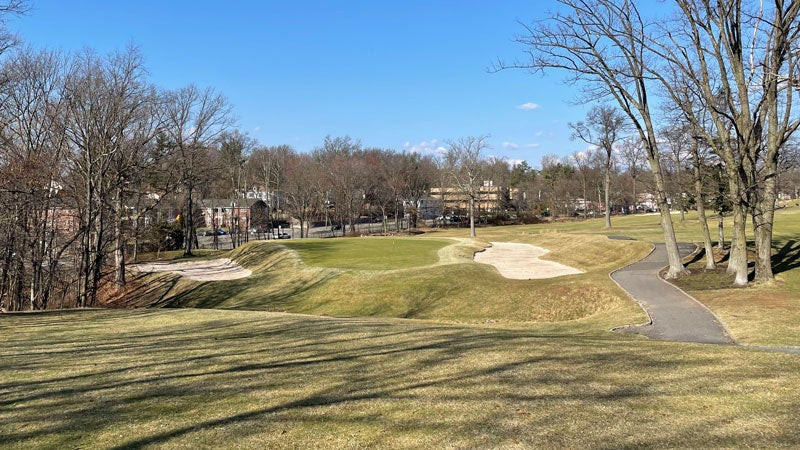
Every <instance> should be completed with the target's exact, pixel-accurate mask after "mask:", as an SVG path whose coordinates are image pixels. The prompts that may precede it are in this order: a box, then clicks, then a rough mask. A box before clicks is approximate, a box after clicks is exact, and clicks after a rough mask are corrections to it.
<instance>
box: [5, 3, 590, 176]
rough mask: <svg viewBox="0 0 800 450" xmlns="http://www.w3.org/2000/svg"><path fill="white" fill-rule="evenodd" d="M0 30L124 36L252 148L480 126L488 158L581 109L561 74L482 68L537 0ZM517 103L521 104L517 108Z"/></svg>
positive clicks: (527, 151) (140, 8)
mask: <svg viewBox="0 0 800 450" xmlns="http://www.w3.org/2000/svg"><path fill="white" fill-rule="evenodd" d="M31 6H32V9H31V11H30V12H29V13H28V14H27V15H25V16H23V17H20V18H18V19H14V20H12V21H11V22H10V23H9V25H10V27H11V28H12V29H13V30H14V31H15V32H17V33H18V34H19V36H20V37H21V38H22V40H23V41H24V42H26V43H28V44H30V45H32V46H34V47H37V48H38V47H48V48H56V49H61V50H63V51H67V52H69V51H77V50H80V49H82V48H84V47H91V48H94V49H96V50H97V51H99V52H108V51H111V50H113V49H115V48H122V47H125V46H127V45H129V44H131V43H132V44H134V45H137V46H138V47H139V48H140V49H141V51H142V53H143V55H144V57H145V60H146V63H147V66H148V68H149V71H150V74H151V77H152V80H153V82H154V83H156V84H158V85H159V86H162V87H166V88H175V87H180V86H183V85H186V84H189V83H195V84H198V85H199V86H212V87H214V88H216V89H217V90H219V91H220V92H222V93H223V94H225V95H226V96H227V97H228V99H229V100H230V102H231V104H233V106H234V108H235V112H236V116H237V117H238V125H239V127H240V128H241V129H242V130H243V131H246V132H248V133H249V134H250V135H251V136H253V137H255V138H257V139H258V140H259V141H260V142H261V143H263V144H267V145H273V144H291V145H293V146H294V147H295V148H297V149H298V150H301V151H307V150H311V149H312V148H314V147H315V146H317V145H319V144H320V143H321V142H322V139H323V138H324V137H325V136H326V135H328V134H330V135H334V136H340V135H350V136H352V137H354V138H357V139H360V140H361V141H362V143H363V144H364V145H366V146H375V147H385V148H392V149H396V150H404V149H405V150H410V149H415V150H421V151H433V150H434V149H435V148H436V147H438V146H443V145H445V141H446V140H447V139H454V138H458V137H460V136H466V135H482V134H490V135H491V139H490V143H491V145H492V147H493V148H492V149H491V150H489V151H488V152H487V154H489V155H497V156H506V157H508V158H509V159H515V160H516V159H525V160H527V161H528V162H530V163H531V164H532V165H534V166H538V163H539V160H540V158H541V156H542V155H544V154H552V153H555V154H559V155H567V154H569V153H572V152H573V151H576V150H583V149H584V148H585V147H586V145H585V144H582V143H580V142H573V141H571V140H570V139H569V135H570V133H569V130H568V129H567V122H574V121H577V120H580V119H581V118H582V116H583V115H584V113H585V110H586V109H587V108H585V107H583V106H578V105H575V104H574V103H573V102H572V101H573V100H574V99H575V97H576V96H575V88H574V87H571V86H568V85H565V84H564V83H563V82H562V80H563V74H559V73H554V74H550V75H548V76H546V77H543V76H541V75H531V74H529V73H526V72H524V71H504V72H501V73H495V74H490V73H487V71H486V68H487V67H488V66H489V65H490V64H491V63H492V61H494V60H496V59H497V58H500V59H503V60H509V61H510V60H513V59H515V58H520V57H523V56H524V55H523V48H522V47H520V46H519V45H517V44H515V43H513V42H512V38H513V37H514V35H515V34H517V33H520V32H522V28H521V26H520V25H519V24H517V20H518V19H519V20H522V21H526V22H529V21H531V20H534V19H537V18H542V17H543V16H544V15H545V13H546V11H547V10H548V9H549V8H552V7H553V6H554V4H552V3H551V2H547V1H539V2H537V1H435V2H424V1H416V0H408V1H402V2H401V1H392V2H390V1H348V2H345V1H281V2H273V1H259V2H255V1H253V2H243V1H242V2H219V1H216V2H211V1H183V2H181V1H72V2H68V1H55V0H51V1H45V0H38V1H37V0H32V5H31ZM525 104H529V105H528V106H529V107H528V108H524V107H521V106H520V105H525Z"/></svg>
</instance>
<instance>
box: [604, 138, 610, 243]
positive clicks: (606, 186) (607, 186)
mask: <svg viewBox="0 0 800 450" xmlns="http://www.w3.org/2000/svg"><path fill="white" fill-rule="evenodd" d="M603 189H604V190H605V201H606V215H605V225H604V228H611V203H610V202H611V152H609V155H608V161H606V170H605V176H604V177H603Z"/></svg>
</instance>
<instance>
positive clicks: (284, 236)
mask: <svg viewBox="0 0 800 450" xmlns="http://www.w3.org/2000/svg"><path fill="white" fill-rule="evenodd" d="M275 238H276V239H291V238H292V237H291V236H289V233H278V234H276V235H275Z"/></svg>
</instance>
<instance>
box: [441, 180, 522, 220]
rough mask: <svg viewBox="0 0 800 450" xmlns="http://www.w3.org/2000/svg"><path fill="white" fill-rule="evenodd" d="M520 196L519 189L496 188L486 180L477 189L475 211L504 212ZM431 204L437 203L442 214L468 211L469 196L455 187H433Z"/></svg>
mask: <svg viewBox="0 0 800 450" xmlns="http://www.w3.org/2000/svg"><path fill="white" fill-rule="evenodd" d="M519 195H520V192H519V189H516V188H511V189H510V188H504V187H501V186H496V185H495V184H494V182H493V181H490V180H486V181H484V182H483V185H482V186H480V187H479V188H478V195H477V197H476V198H475V210H476V211H477V212H479V213H480V214H483V213H497V212H502V211H505V209H506V207H507V204H508V203H510V202H511V201H513V200H515V199H516V197H517V196H519ZM430 196H431V199H432V200H433V202H435V203H438V204H439V205H440V208H441V210H442V213H443V214H444V213H454V212H460V211H467V210H468V209H469V196H467V195H466V194H464V193H463V192H462V191H460V190H458V189H456V188H455V187H444V188H442V187H434V188H431V193H430Z"/></svg>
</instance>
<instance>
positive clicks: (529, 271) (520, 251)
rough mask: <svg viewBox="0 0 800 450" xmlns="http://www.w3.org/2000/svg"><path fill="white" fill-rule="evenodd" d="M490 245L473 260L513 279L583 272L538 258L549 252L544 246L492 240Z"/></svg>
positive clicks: (533, 278) (536, 278)
mask: <svg viewBox="0 0 800 450" xmlns="http://www.w3.org/2000/svg"><path fill="white" fill-rule="evenodd" d="M491 244H492V246H491V247H489V248H487V249H486V250H484V251H482V252H478V253H475V257H474V259H475V262H478V263H481V264H491V265H493V266H495V267H496V268H497V270H498V271H499V272H500V275H502V276H504V277H506V278H512V279H515V280H539V279H542V278H554V277H560V276H563V275H574V274H578V273H583V271H581V270H578V269H576V268H574V267H570V266H565V265H564V264H561V263H557V262H553V261H545V260H542V259H539V257H540V256H542V255H544V254H545V253H548V252H550V250H547V249H545V248H541V247H536V246H534V245H530V244H518V243H515V242H492V243H491Z"/></svg>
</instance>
